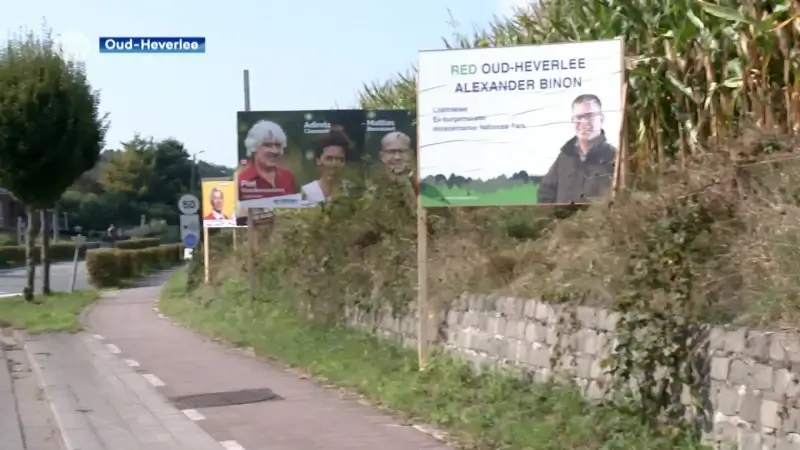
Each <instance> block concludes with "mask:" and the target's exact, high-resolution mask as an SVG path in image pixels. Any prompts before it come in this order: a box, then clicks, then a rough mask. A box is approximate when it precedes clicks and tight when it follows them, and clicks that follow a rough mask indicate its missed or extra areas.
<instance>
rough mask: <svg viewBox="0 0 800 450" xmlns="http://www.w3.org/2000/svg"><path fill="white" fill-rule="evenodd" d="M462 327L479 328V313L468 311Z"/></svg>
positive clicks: (464, 316)
mask: <svg viewBox="0 0 800 450" xmlns="http://www.w3.org/2000/svg"><path fill="white" fill-rule="evenodd" d="M461 326H462V327H465V328H466V327H477V326H478V313H477V312H475V311H474V310H470V311H466V312H465V313H464V315H463V316H462V317H461Z"/></svg>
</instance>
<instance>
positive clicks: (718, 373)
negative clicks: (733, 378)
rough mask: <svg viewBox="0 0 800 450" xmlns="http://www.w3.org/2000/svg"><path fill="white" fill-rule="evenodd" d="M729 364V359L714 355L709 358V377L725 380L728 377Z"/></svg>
mask: <svg viewBox="0 0 800 450" xmlns="http://www.w3.org/2000/svg"><path fill="white" fill-rule="evenodd" d="M730 365H731V359H730V358H726V357H722V356H716V357H713V358H711V374H710V375H711V379H712V380H718V381H725V380H727V379H728V369H729V368H730Z"/></svg>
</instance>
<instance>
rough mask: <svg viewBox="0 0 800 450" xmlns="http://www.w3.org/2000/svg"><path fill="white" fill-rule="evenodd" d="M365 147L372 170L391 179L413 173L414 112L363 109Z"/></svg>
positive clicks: (410, 175) (414, 143) (414, 160)
mask: <svg viewBox="0 0 800 450" xmlns="http://www.w3.org/2000/svg"><path fill="white" fill-rule="evenodd" d="M364 131H365V138H364V142H365V146H366V148H367V152H368V153H369V155H370V156H371V157H372V158H374V159H375V162H376V163H377V164H376V168H375V169H376V170H378V171H381V172H383V173H384V174H385V175H388V176H389V177H390V178H392V179H395V180H401V179H407V178H410V177H412V176H414V175H415V172H416V170H417V161H416V142H415V139H416V135H417V130H416V113H415V112H414V111H409V110H400V109H398V110H374V111H366V123H365V130H364Z"/></svg>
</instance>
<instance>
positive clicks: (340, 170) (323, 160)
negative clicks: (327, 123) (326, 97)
mask: <svg viewBox="0 0 800 450" xmlns="http://www.w3.org/2000/svg"><path fill="white" fill-rule="evenodd" d="M351 146H352V144H351V142H350V138H348V137H347V135H346V134H345V133H344V132H343V131H342V130H341V127H339V128H334V127H332V128H331V131H330V132H329V133H328V134H326V135H325V136H323V138H322V140H321V141H320V143H319V145H318V146H317V148H315V149H314V162H315V164H316V165H317V169H318V170H319V179H318V180H316V181H312V182H310V183H308V184H306V185H304V186H303V187H302V189H301V191H302V192H303V197H304V198H305V199H306V200H308V201H309V202H313V203H322V202H325V201H327V200H330V199H331V198H333V197H335V196H336V195H337V194H338V193H339V192H340V191H341V190H343V188H345V187H346V186H345V185H344V180H343V179H342V176H343V174H344V166H345V161H346V159H347V152H349V151H350V150H351Z"/></svg>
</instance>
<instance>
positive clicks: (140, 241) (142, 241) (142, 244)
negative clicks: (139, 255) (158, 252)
mask: <svg viewBox="0 0 800 450" xmlns="http://www.w3.org/2000/svg"><path fill="white" fill-rule="evenodd" d="M159 245H161V240H159V239H158V238H132V239H129V240H125V241H116V242H115V243H114V247H116V248H118V249H120V250H137V249H142V248H148V247H158V246H159Z"/></svg>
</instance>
